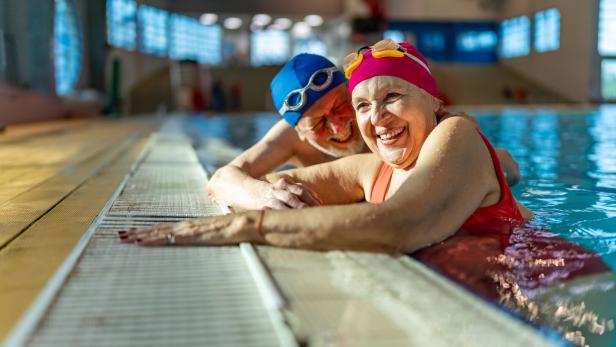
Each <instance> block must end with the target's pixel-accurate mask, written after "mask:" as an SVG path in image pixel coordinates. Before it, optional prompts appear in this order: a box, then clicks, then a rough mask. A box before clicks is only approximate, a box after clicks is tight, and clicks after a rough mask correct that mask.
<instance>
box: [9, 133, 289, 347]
mask: <svg viewBox="0 0 616 347" xmlns="http://www.w3.org/2000/svg"><path fill="white" fill-rule="evenodd" d="M150 149H151V150H150V153H149V154H148V155H147V156H146V157H145V159H144V160H143V162H142V163H141V165H140V166H139V167H138V169H137V170H136V171H135V172H134V173H133V175H132V176H131V177H130V179H128V181H127V182H126V185H125V186H124V188H123V190H122V193H121V194H120V195H119V196H118V197H117V199H116V200H115V201H114V203H113V205H112V206H111V207H110V208H109V211H108V213H107V214H105V215H104V216H103V218H102V219H101V220H100V223H99V224H98V225H97V226H96V228H95V229H93V230H94V232H93V233H92V236H91V238H90V240H89V242H88V244H87V246H86V248H85V249H84V250H83V253H82V255H81V259H80V260H79V262H78V263H77V264H76V266H75V267H74V268H73V269H72V271H71V272H70V275H69V276H68V279H67V280H66V282H65V283H64V285H63V287H62V288H61V290H60V291H59V293H57V296H56V298H55V300H54V301H53V302H51V304H50V305H49V307H48V308H47V309H46V314H45V316H44V317H42V319H41V320H40V321H39V322H37V324H36V329H35V330H34V332H33V333H32V335H31V336H29V337H27V338H26V339H24V340H25V341H27V342H26V343H25V344H27V345H31V346H118V345H122V346H193V345H207V346H276V345H280V344H281V341H282V340H280V338H279V335H277V333H279V332H277V331H276V328H275V327H274V325H273V324H272V321H271V318H270V314H271V313H270V312H268V310H267V309H266V307H265V306H264V303H263V301H262V299H261V297H260V295H259V291H258V289H257V286H256V284H255V282H254V280H253V278H252V277H251V274H250V270H249V268H248V266H247V264H246V262H245V261H244V258H243V257H242V253H241V251H240V249H239V247H161V248H141V247H134V246H130V245H121V244H119V243H118V242H117V240H116V236H115V232H116V231H117V230H119V229H124V228H129V227H139V226H144V225H150V224H154V223H161V222H162V223H166V222H175V221H178V220H182V219H185V218H187V217H198V216H207V215H214V214H220V213H221V211H220V208H219V207H218V205H216V204H214V203H212V202H210V201H209V200H208V199H207V195H206V194H205V192H204V187H205V184H206V182H207V178H206V175H205V173H204V172H203V170H202V169H201V167H200V165H199V163H198V161H197V159H196V156H195V155H194V152H193V151H192V148H191V147H190V144H189V142H188V141H187V140H186V139H185V138H182V137H177V136H175V137H174V136H158V137H155V138H153V140H152V145H151V146H150ZM38 318H40V317H38ZM38 318H37V319H38ZM22 330H23V329H22ZM23 331H27V329H25V330H23ZM17 340H19V339H17ZM16 345H21V343H17V344H16Z"/></svg>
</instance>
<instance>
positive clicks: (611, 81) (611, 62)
mask: <svg viewBox="0 0 616 347" xmlns="http://www.w3.org/2000/svg"><path fill="white" fill-rule="evenodd" d="M601 94H602V96H603V98H604V99H611V100H615V99H616V59H604V60H603V62H601Z"/></svg>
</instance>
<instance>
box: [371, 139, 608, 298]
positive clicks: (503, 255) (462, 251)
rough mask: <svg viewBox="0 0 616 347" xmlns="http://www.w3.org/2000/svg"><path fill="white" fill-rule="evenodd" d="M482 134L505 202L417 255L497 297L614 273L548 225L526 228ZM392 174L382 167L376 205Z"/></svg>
mask: <svg viewBox="0 0 616 347" xmlns="http://www.w3.org/2000/svg"><path fill="white" fill-rule="evenodd" d="M479 134H480V135H481V138H482V139H483V141H484V142H485V144H486V147H487V148H488V150H489V151H490V156H491V158H492V163H493V164H494V170H495V171H496V177H497V178H498V185H499V187H500V191H501V197H500V199H499V201H498V202H497V203H496V204H494V205H491V206H486V207H480V208H478V209H477V210H475V212H474V213H473V214H472V215H471V216H470V217H469V218H468V219H467V220H466V221H465V222H464V224H463V225H462V227H461V228H460V230H459V231H457V232H456V233H455V234H454V235H453V236H452V237H450V238H448V239H446V240H445V241H443V242H440V243H438V244H435V245H432V246H429V247H426V248H424V249H422V250H420V251H418V252H415V253H414V254H413V255H412V256H413V257H414V258H416V259H418V260H419V261H421V262H422V263H424V264H426V265H428V266H431V267H433V268H435V269H436V270H438V271H439V272H441V273H443V274H444V275H445V276H447V277H449V278H451V279H453V280H454V281H456V282H458V283H460V284H462V285H464V286H466V287H468V288H470V289H471V290H472V291H473V292H474V293H476V294H479V295H481V296H484V297H487V298H490V299H492V300H495V301H502V300H503V295H504V294H503V293H504V292H506V289H504V288H511V284H512V283H515V284H517V286H518V287H519V288H520V289H521V290H522V292H523V293H524V294H525V295H528V296H531V297H532V296H533V293H534V292H536V290H537V289H539V288H540V287H545V286H552V285H554V284H557V283H560V282H562V281H565V280H569V279H572V278H575V277H577V276H582V275H590V274H596V273H602V272H605V271H610V268H609V267H608V266H607V265H606V264H605V263H604V262H603V261H602V259H601V257H600V256H599V255H597V254H595V253H593V252H592V251H589V250H587V249H585V248H582V247H580V246H578V245H576V244H573V243H571V242H568V241H566V240H564V239H563V238H561V237H559V236H557V235H555V234H553V233H551V232H549V231H548V230H546V229H544V228H538V227H529V226H523V224H522V223H521V222H522V215H521V214H520V211H519V209H518V207H517V205H516V202H515V199H514V198H513V195H512V194H511V190H510V189H509V186H507V183H506V180H505V176H504V174H503V172H502V169H501V165H500V161H499V160H498V157H497V156H496V152H495V150H494V148H493V147H492V145H491V144H490V142H489V141H488V140H487V139H486V138H485V136H483V134H481V133H479ZM392 174H393V169H392V168H391V167H390V166H388V165H386V164H383V165H382V166H381V168H380V169H379V172H378V173H377V176H376V179H375V181H374V184H373V188H372V191H371V192H370V202H371V203H375V204H379V203H382V202H383V201H385V196H386V195H387V190H388V189H389V182H390V181H391V177H392ZM503 281H507V282H508V283H509V284H508V285H506V284H503ZM503 286H504V287H503Z"/></svg>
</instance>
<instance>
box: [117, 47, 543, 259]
mask: <svg viewBox="0 0 616 347" xmlns="http://www.w3.org/2000/svg"><path fill="white" fill-rule="evenodd" d="M347 60H348V66H347V68H346V69H345V73H346V75H347V78H349V91H350V92H351V95H352V104H353V107H354V109H355V111H356V117H357V122H358V124H359V129H360V131H361V134H362V137H363V138H364V140H365V142H366V144H367V145H368V147H369V148H370V149H371V150H372V152H374V153H369V154H359V155H354V156H351V157H347V158H343V159H340V160H337V161H334V162H330V163H324V164H320V165H315V166H312V167H309V168H303V169H298V170H291V171H285V172H282V173H278V174H272V175H269V176H268V177H267V179H268V180H269V181H270V182H275V181H277V180H278V179H279V178H281V177H285V178H286V179H287V180H290V181H292V182H296V183H299V184H301V185H303V186H305V187H307V188H309V189H310V190H312V193H310V194H314V195H316V196H317V197H318V198H319V199H320V200H321V201H322V203H323V204H324V205H329V206H319V207H314V208H306V209H297V210H280V211H278V210H277V211H273V210H267V211H265V210H262V211H250V212H246V213H238V214H231V215H226V216H217V217H211V218H203V219H194V220H190V221H185V222H180V223H176V224H168V225H156V226H152V227H149V228H144V229H139V230H130V231H121V232H119V237H120V239H121V241H122V242H125V243H134V244H138V245H143V246H159V245H166V244H181V245H188V244H190V245H221V244H233V243H238V242H242V241H250V242H256V243H262V244H269V245H274V246H281V247H295V248H308V249H319V250H330V249H353V250H367V251H385V252H413V251H416V250H418V249H421V248H424V247H426V246H429V245H431V244H434V243H437V242H440V241H442V240H445V239H447V238H449V237H450V236H452V235H454V234H455V233H456V231H458V230H459V229H460V228H464V229H467V230H468V229H473V228H482V225H484V224H485V222H494V221H499V222H502V221H504V222H508V223H509V222H514V223H517V222H521V221H522V220H523V219H525V218H530V217H531V214H530V212H528V210H526V209H525V208H523V207H522V206H521V205H520V204H518V203H517V202H516V201H515V199H514V197H513V196H512V194H511V191H510V190H509V187H508V186H507V183H506V181H505V177H504V176H503V172H502V170H501V167H500V164H499V161H498V159H497V157H496V154H495V151H494V148H493V147H492V145H491V144H490V143H489V142H488V140H487V139H486V138H485V137H484V136H483V135H482V134H481V133H480V131H479V130H478V129H477V128H476V126H475V125H474V124H473V123H472V122H471V121H469V120H467V119H465V118H462V117H452V118H449V119H446V120H444V121H442V122H440V123H438V124H437V118H436V113H437V112H438V111H439V109H440V108H441V107H442V102H441V101H440V100H439V99H438V90H437V87H436V83H435V81H434V79H433V77H432V74H431V72H430V69H429V67H428V64H427V62H426V60H425V59H424V57H423V56H422V55H421V54H420V53H419V52H418V51H417V50H416V49H415V47H413V46H412V45H409V44H406V43H402V44H397V43H395V42H393V41H390V40H384V41H381V42H379V43H377V44H376V45H374V46H372V47H368V48H365V49H362V50H360V51H359V52H358V53H357V54H353V55H351V56H350V57H347ZM308 193H309V190H303V194H308ZM363 201H368V202H370V203H366V202H363Z"/></svg>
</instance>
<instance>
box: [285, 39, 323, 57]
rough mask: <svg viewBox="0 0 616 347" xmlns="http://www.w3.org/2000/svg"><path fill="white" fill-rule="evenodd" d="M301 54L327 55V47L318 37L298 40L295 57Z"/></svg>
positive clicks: (294, 48)
mask: <svg viewBox="0 0 616 347" xmlns="http://www.w3.org/2000/svg"><path fill="white" fill-rule="evenodd" d="M300 53H312V54H319V55H322V56H326V55H327V45H326V44H325V42H323V40H321V39H320V38H319V37H318V36H316V35H311V36H309V37H306V38H296V39H295V44H294V45H293V55H297V54H300Z"/></svg>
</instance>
